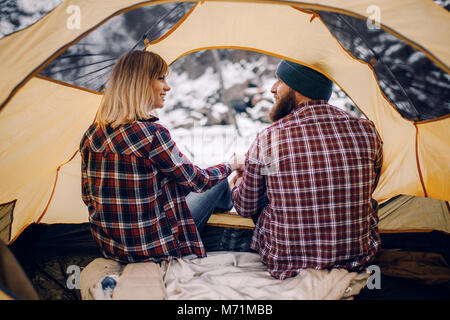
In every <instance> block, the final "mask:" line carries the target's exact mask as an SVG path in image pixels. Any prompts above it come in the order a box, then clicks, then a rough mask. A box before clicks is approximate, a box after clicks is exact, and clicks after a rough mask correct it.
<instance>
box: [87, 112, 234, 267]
mask: <svg viewBox="0 0 450 320" xmlns="http://www.w3.org/2000/svg"><path fill="white" fill-rule="evenodd" d="M156 120H158V119H157V118H153V119H151V120H148V121H138V122H136V123H134V124H128V125H123V126H120V127H119V128H116V129H112V128H111V127H107V128H106V130H105V131H104V130H102V129H101V128H100V127H99V126H98V125H96V124H93V125H92V126H90V127H89V129H88V130H87V131H86V133H85V134H84V136H83V139H82V141H81V144H80V152H81V156H82V169H81V174H82V180H81V181H82V197H83V201H84V202H85V203H86V205H87V206H88V209H89V221H90V226H91V231H92V234H93V236H94V238H95V240H96V242H97V243H98V245H99V246H100V249H101V250H102V252H103V254H104V255H105V256H106V257H108V258H111V259H114V260H117V261H119V262H123V263H129V262H141V261H151V260H153V261H160V260H161V259H166V258H167V257H168V256H175V257H181V256H183V255H188V254H195V255H197V256H200V257H203V256H205V255H206V252H205V249H204V246H203V244H202V242H201V239H200V236H199V234H198V231H197V228H196V226H195V224H194V221H193V219H192V216H191V214H190V211H189V208H188V206H187V204H186V199H185V195H184V192H183V188H182V187H181V186H184V187H186V188H188V189H190V190H192V191H194V192H203V191H206V190H207V189H209V188H211V187H213V186H214V185H215V184H217V183H219V182H220V181H222V180H224V179H225V178H226V177H227V176H228V175H229V174H230V173H231V167H230V166H229V164H221V165H217V166H214V167H210V168H208V169H205V170H203V169H200V168H198V167H197V166H194V165H193V164H192V163H191V162H190V161H189V160H188V159H187V158H185V157H184V156H183V154H182V153H181V152H180V151H179V149H178V148H177V146H176V145H175V142H174V141H173V140H172V139H171V137H170V134H169V131H168V130H167V129H166V128H164V127H163V126H161V125H160V124H158V123H155V122H154V121H156Z"/></svg>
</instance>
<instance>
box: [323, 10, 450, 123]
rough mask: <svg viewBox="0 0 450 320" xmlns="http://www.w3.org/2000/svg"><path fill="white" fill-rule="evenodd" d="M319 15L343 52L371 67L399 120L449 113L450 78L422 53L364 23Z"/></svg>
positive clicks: (344, 17) (427, 118)
mask: <svg viewBox="0 0 450 320" xmlns="http://www.w3.org/2000/svg"><path fill="white" fill-rule="evenodd" d="M319 15H320V17H321V18H322V20H323V21H324V22H325V24H326V26H327V27H328V29H329V30H330V31H331V33H332V34H333V35H334V36H335V37H336V39H338V40H339V42H340V43H341V45H342V46H343V47H344V48H345V49H346V50H348V51H349V52H350V53H351V54H352V55H353V56H354V57H356V58H357V59H360V60H363V61H365V62H367V63H369V64H371V65H372V66H373V69H374V71H375V73H376V76H377V78H378V83H379V85H380V88H381V89H382V91H383V92H384V94H385V95H386V97H387V98H388V99H389V100H390V102H391V103H392V104H393V105H394V107H395V108H396V109H397V111H398V112H399V113H400V114H401V115H402V117H404V118H405V119H408V120H413V121H422V120H431V119H435V118H439V117H442V116H446V115H448V114H449V113H450V75H449V74H447V73H446V72H444V71H443V70H442V69H440V68H439V67H437V66H436V65H435V64H434V63H433V62H432V61H431V60H430V59H428V57H427V56H426V55H425V54H424V53H422V52H420V51H417V50H415V49H414V48H412V47H411V46H409V45H408V44H406V43H405V42H403V41H402V40H400V39H398V38H396V37H394V36H393V35H391V34H390V33H388V32H386V31H384V30H382V29H381V28H379V29H377V28H374V27H373V26H372V25H370V24H369V26H368V24H367V22H366V21H365V20H361V19H358V18H354V17H350V16H347V15H343V14H338V13H332V12H325V11H321V12H319ZM417 27H418V28H420V26H417Z"/></svg>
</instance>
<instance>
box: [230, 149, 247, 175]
mask: <svg viewBox="0 0 450 320" xmlns="http://www.w3.org/2000/svg"><path fill="white" fill-rule="evenodd" d="M229 163H230V165H231V170H233V171H235V170H237V171H244V169H245V157H244V156H242V155H240V156H237V155H236V153H233V155H232V156H231V158H230V160H229Z"/></svg>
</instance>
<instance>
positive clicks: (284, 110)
mask: <svg viewBox="0 0 450 320" xmlns="http://www.w3.org/2000/svg"><path fill="white" fill-rule="evenodd" d="M296 105H297V103H296V100H295V92H294V90H292V89H291V88H289V92H288V93H287V94H286V96H284V97H283V98H281V99H280V100H278V102H277V103H275V104H274V105H273V107H272V109H270V111H269V120H270V121H272V122H275V121H277V120H280V119H281V118H284V117H285V116H287V115H288V114H289V113H291V111H292V109H294V108H295V106H296Z"/></svg>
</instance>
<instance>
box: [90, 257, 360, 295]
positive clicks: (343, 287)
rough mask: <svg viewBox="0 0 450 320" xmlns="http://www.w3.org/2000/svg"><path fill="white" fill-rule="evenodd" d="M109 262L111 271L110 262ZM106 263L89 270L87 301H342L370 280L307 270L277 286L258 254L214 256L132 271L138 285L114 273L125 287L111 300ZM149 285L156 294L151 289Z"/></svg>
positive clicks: (336, 271) (129, 274) (345, 273)
mask: <svg viewBox="0 0 450 320" xmlns="http://www.w3.org/2000/svg"><path fill="white" fill-rule="evenodd" d="M103 260H105V259H103ZM105 261H107V262H108V266H110V265H111V260H105ZM103 263H104V262H101V261H99V259H97V262H96V260H94V261H93V262H91V264H92V266H94V265H95V266H96V268H89V267H91V264H90V265H88V266H87V267H86V268H85V269H84V270H83V272H82V278H81V292H82V298H83V299H110V298H111V299H173V300H176V299H181V300H209V299H214V300H278V299H281V300H291V299H295V300H325V299H332V300H338V299H349V298H350V299H351V298H352V297H353V296H354V295H357V294H359V292H360V291H361V289H362V288H363V287H364V286H365V285H366V282H367V279H368V278H369V273H366V272H363V273H359V274H358V273H356V272H348V271H347V270H344V269H332V270H313V269H306V270H303V271H302V272H301V273H300V274H299V275H297V276H296V277H293V278H288V279H285V280H277V279H275V278H273V277H271V276H270V274H269V272H268V271H267V268H266V266H265V265H263V264H262V263H261V262H260V259H259V255H258V254H256V253H248V252H212V253H208V257H206V258H195V257H185V258H183V259H172V260H170V261H168V262H163V263H162V264H161V268H160V271H161V272H160V273H159V271H154V269H152V270H153V271H150V272H149V270H150V269H149V268H148V267H147V268H143V265H145V263H144V264H142V263H141V264H139V265H142V266H141V267H139V268H137V267H133V269H132V270H130V265H127V267H126V268H128V272H125V273H126V276H127V277H128V278H127V279H132V278H133V277H134V278H135V279H140V280H139V281H129V280H126V281H123V280H122V279H123V277H124V276H123V275H122V273H120V272H119V273H118V272H117V268H112V269H111V270H113V272H112V276H119V280H118V281H119V283H121V286H117V287H116V288H115V289H114V290H113V292H112V295H109V296H108V295H105V294H104V292H102V290H101V289H100V290H99V288H101V285H100V283H101V281H102V280H104V279H105V276H107V275H106V274H107V272H105V268H104V267H103V268H102V267H101V266H102V264H103ZM132 265H135V264H132ZM152 265H153V266H157V265H155V264H152ZM126 268H125V269H126ZM130 271H131V272H130ZM83 273H84V274H83ZM158 278H159V279H161V283H163V284H162V285H159V280H157V279H158ZM89 279H90V280H89ZM109 280H110V279H109ZM121 280H122V281H121ZM146 280H147V281H146ZM124 284H126V285H124ZM149 285H151V290H147V289H146V288H148V287H149ZM123 288H126V290H123ZM109 289H110V288H109ZM157 289H158V290H159V291H158V290H157ZM137 293H139V294H137Z"/></svg>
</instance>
